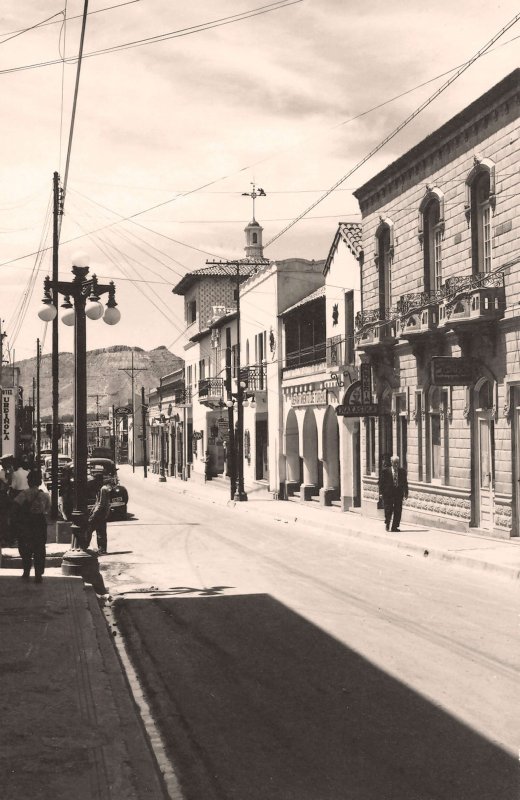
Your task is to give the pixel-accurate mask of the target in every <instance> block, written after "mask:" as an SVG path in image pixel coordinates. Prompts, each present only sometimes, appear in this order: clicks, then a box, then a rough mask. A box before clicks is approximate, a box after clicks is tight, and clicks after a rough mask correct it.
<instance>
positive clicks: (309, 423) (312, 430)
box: [303, 408, 321, 494]
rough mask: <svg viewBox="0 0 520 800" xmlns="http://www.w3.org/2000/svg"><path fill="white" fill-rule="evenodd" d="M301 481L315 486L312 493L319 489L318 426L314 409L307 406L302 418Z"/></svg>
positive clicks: (316, 492)
mask: <svg viewBox="0 0 520 800" xmlns="http://www.w3.org/2000/svg"><path fill="white" fill-rule="evenodd" d="M303 483H304V484H305V486H313V487H315V488H316V491H315V492H312V494H318V492H319V490H320V483H321V482H320V479H319V466H318V428H317V426H316V417H315V416H314V411H313V410H312V409H311V408H308V409H307V411H306V412H305V417H304V419H303Z"/></svg>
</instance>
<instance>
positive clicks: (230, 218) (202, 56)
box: [0, 0, 520, 361]
mask: <svg viewBox="0 0 520 800" xmlns="http://www.w3.org/2000/svg"><path fill="white" fill-rule="evenodd" d="M88 11H89V14H88V17H87V23H86V30H85V43H84V56H85V57H84V59H83V63H82V66H81V74H80V80H79V90H78V101H77V111H76V117H75V124H74V131H73V136H72V139H71V148H70V159H69V170H68V180H67V192H66V196H65V206H64V215H63V218H62V223H61V233H60V248H59V277H60V279H62V280H70V279H71V278H72V274H71V271H70V269H71V265H72V263H73V258H74V256H75V255H76V254H77V253H79V252H82V253H84V254H87V255H88V259H89V263H90V268H91V273H94V272H95V273H96V274H97V275H98V276H99V277H100V278H102V279H103V281H104V282H106V281H109V280H113V281H114V282H115V284H116V299H117V302H118V307H119V309H120V311H121V315H122V316H121V322H120V323H119V325H117V326H115V327H110V326H107V325H105V324H104V323H103V322H102V321H96V322H94V321H88V325H87V347H88V349H89V350H90V349H94V348H98V347H108V346H111V345H120V344H127V345H130V346H136V347H142V348H144V349H146V350H149V349H152V348H154V347H158V346H161V345H164V346H166V347H169V348H170V349H171V350H172V352H175V353H177V354H179V355H182V354H183V339H182V330H183V327H184V320H183V316H184V313H183V304H182V299H181V298H179V297H177V296H175V295H173V294H172V292H171V289H172V288H173V286H175V284H176V283H177V282H178V281H179V280H180V279H181V277H182V276H183V275H184V274H185V273H186V272H188V271H191V270H194V269H199V268H201V267H204V266H205V265H206V261H207V260H208V259H226V258H237V257H238V258H240V257H242V256H243V255H244V249H243V248H244V244H245V234H244V227H245V226H246V225H247V223H248V222H249V221H250V220H251V218H252V201H251V199H250V198H249V197H246V196H243V193H244V192H251V190H252V184H253V183H255V185H256V186H257V187H261V188H263V189H264V191H265V193H266V196H265V197H261V198H259V199H257V201H256V213H255V216H256V219H257V220H258V221H259V222H260V224H261V225H262V226H263V228H264V234H263V236H264V243H268V242H269V241H270V240H271V239H273V238H274V239H275V241H273V243H272V244H270V245H269V246H268V247H266V249H265V252H264V255H265V256H266V257H268V258H270V259H273V260H276V259H282V258H289V257H302V258H311V259H322V258H326V256H327V253H328V251H329V248H330V246H331V243H332V240H333V238H334V234H335V231H336V228H337V224H338V222H340V221H346V220H352V221H356V220H360V215H359V209H358V206H357V201H356V200H355V198H354V197H353V196H352V191H353V190H354V189H356V188H357V187H358V186H360V185H362V184H363V183H364V182H365V181H366V180H367V179H368V178H370V177H371V176H372V175H375V174H376V173H377V172H379V171H380V170H381V169H382V168H384V167H385V166H386V165H387V164H389V163H390V162H391V161H393V160H394V159H395V158H397V157H398V156H400V155H401V154H402V153H404V152H406V151H407V150H408V149H409V148H410V147H412V146H413V145H414V144H416V143H417V142H418V141H420V140H421V139H422V138H424V136H426V135H428V134H429V133H431V132H432V131H434V130H435V129H436V128H437V127H439V126H440V125H442V124H443V123H444V122H445V121H446V120H448V119H449V118H450V117H451V116H453V115H454V114H456V113H457V112H458V111H460V110H461V109H463V108H464V107H465V106H466V105H468V104H469V103H470V102H472V101H473V100H475V99H476V98H477V97H479V96H480V95H481V94H483V93H484V92H485V91H487V89H489V88H490V87H491V86H493V85H494V84H495V83H497V82H498V81H500V80H501V79H502V78H504V77H505V76H506V75H507V74H509V73H510V72H511V71H512V70H513V69H515V68H516V67H517V66H518V65H519V62H520V59H519V55H520V22H519V23H516V25H514V26H513V27H512V28H511V29H510V30H509V31H507V32H506V33H505V34H504V36H503V37H502V38H501V39H500V40H499V42H498V43H497V44H496V45H495V46H494V48H493V49H492V51H491V52H489V53H488V54H486V55H485V56H483V57H482V58H480V59H479V60H478V61H477V62H476V63H475V64H473V65H472V66H471V67H470V68H469V69H468V70H467V71H466V72H465V73H464V74H463V75H462V76H461V77H460V78H458V79H457V80H456V81H455V82H454V83H453V84H452V85H451V86H450V87H449V88H448V89H447V90H446V91H445V92H444V93H443V94H442V95H441V96H440V97H439V98H438V99H437V100H435V101H434V102H433V103H432V104H431V105H430V106H429V107H428V108H427V109H426V110H425V111H423V112H422V113H421V114H420V115H419V116H418V117H417V118H416V119H415V120H414V121H413V122H412V123H411V124H410V125H408V126H407V127H406V128H405V129H404V130H403V131H402V132H401V133H400V134H399V135H398V136H397V137H396V138H395V139H393V140H392V141H391V142H389V143H388V144H387V145H385V146H384V147H383V148H382V149H381V150H380V151H379V152H378V153H377V154H376V155H375V156H373V157H372V158H371V159H370V160H369V161H368V162H367V163H366V164H365V165H364V166H362V167H361V168H360V169H358V170H356V171H355V172H354V174H353V175H352V176H351V177H350V178H348V180H346V181H345V182H344V183H342V184H341V185H340V186H339V187H338V189H337V190H336V191H334V192H332V193H331V194H330V195H329V196H328V197H327V198H326V199H324V200H323V201H322V202H320V203H319V204H318V205H316V207H315V208H313V209H312V210H311V211H309V213H308V214H306V215H305V216H304V217H303V219H301V220H300V221H299V222H298V223H297V224H295V225H293V226H291V227H290V228H289V230H287V231H286V232H285V233H283V234H282V235H281V236H278V234H280V232H281V231H283V230H284V228H285V227H286V226H287V225H289V224H290V223H291V222H292V221H294V220H295V219H297V218H298V217H299V216H300V215H301V214H302V213H303V212H305V211H306V210H307V209H308V208H309V206H311V205H312V204H313V203H314V202H315V201H317V200H318V199H319V198H320V197H321V196H322V195H323V194H324V193H325V192H327V190H329V189H330V188H331V187H332V186H334V185H335V184H336V183H337V182H338V181H339V180H340V179H341V178H342V177H343V176H344V175H346V174H347V173H348V172H349V171H350V170H351V169H352V168H353V167H354V166H355V165H356V164H358V162H360V161H361V159H362V158H363V157H364V156H365V155H367V154H368V153H369V152H370V150H371V149H372V148H374V147H375V146H376V145H377V144H378V143H379V142H381V141H382V140H383V139H384V138H385V137H386V136H387V135H388V134H389V133H390V132H391V131H392V130H393V129H394V128H395V127H396V126H397V125H398V124H399V123H400V122H401V121H403V120H404V119H405V118H406V117H407V116H408V115H409V114H410V113H411V112H412V111H413V110H414V109H416V108H417V107H418V106H419V105H420V104H421V103H422V102H423V101H424V100H426V98H428V97H429V96H430V95H431V94H432V93H433V92H434V91H435V89H437V88H439V87H440V86H441V85H442V83H443V82H444V81H445V80H446V78H447V77H448V76H447V75H445V73H447V72H448V71H450V70H454V68H456V67H458V66H459V65H461V64H462V63H464V62H465V61H467V60H468V59H469V58H471V56H472V55H473V54H474V53H476V52H477V51H478V50H479V49H480V48H481V47H482V46H483V45H484V44H485V43H486V42H487V41H489V40H490V39H491V38H492V36H493V35H494V34H495V33H498V31H499V30H501V28H503V27H504V26H505V25H506V24H507V23H508V22H509V21H510V20H511V19H513V18H514V16H515V15H516V14H517V13H518V12H519V8H518V3H517V0H504V1H503V2H490V0H485V1H484V0H482V1H481V0H458V2H457V3H454V2H453V1H452V0H437V2H436V3H432V4H420V3H417V2H412V0H394V2H392V3H389V2H387V0H364V2H362V3H360V2H347V0H293V1H292V2H291V0H281V2H279V3H274V4H273V3H267V2H266V0H219V2H218V3H215V2H214V0H213V1H212V0H192V1H191V2H190V3H178V2H175V3H174V2H171V0H126V2H124V0H90V2H89V5H88ZM82 13H83V0H61V2H60V0H24V2H23V3H20V2H19V0H3V2H2V10H1V15H0V81H1V82H2V84H3V86H2V91H1V97H2V124H1V125H0V153H1V154H2V155H1V158H0V298H1V306H0V319H1V321H2V330H3V331H6V333H7V338H6V340H5V342H4V345H7V347H6V352H4V358H5V357H7V356H9V358H10V359H13V358H14V359H15V361H18V360H21V359H25V358H29V357H32V356H34V355H35V353H36V340H37V338H40V340H41V342H42V349H43V352H44V353H48V352H50V347H51V331H50V326H46V325H45V324H44V323H42V322H41V321H40V320H39V319H38V316H37V312H38V309H39V308H40V306H41V300H42V293H43V279H44V277H45V275H46V274H48V273H50V272H51V269H52V252H51V244H52V213H51V210H52V179H53V173H54V172H55V171H56V172H58V173H59V174H60V177H61V180H62V182H63V181H64V178H65V171H66V160H67V151H68V144H69V140H70V128H71V113H72V102H73V96H74V87H75V81H76V74H77V60H76V57H77V54H78V52H79V41H80V32H81V16H82ZM246 15H249V16H248V18H244V17H246ZM226 18H227V19H226ZM28 29H30V30H28ZM157 37H162V38H161V39H160V40H159V41H158V40H157ZM146 39H152V41H151V42H150V41H148V42H143V40H146ZM122 45H124V47H121V48H120V47H119V46H122ZM114 47H116V48H119V49H117V50H115V51H114V50H111V49H112V48H114ZM104 49H109V50H111V52H106V53H99V51H102V50H104ZM439 76H444V77H439ZM421 84H425V85H422V86H421ZM417 87H419V88H417ZM405 92H406V94H404V96H402V97H400V98H398V99H393V98H396V96H398V95H401V94H403V93H405ZM382 103H385V105H384V106H383V107H381V108H379V109H376V110H371V109H374V107H376V106H379V105H381V104H382ZM359 115H362V116H359ZM355 117H358V118H357V119H353V118H355ZM129 218H130V219H129ZM72 335H73V334H72V330H71V329H70V328H67V327H65V326H64V325H60V350H61V351H64V350H67V351H72V349H73V340H72Z"/></svg>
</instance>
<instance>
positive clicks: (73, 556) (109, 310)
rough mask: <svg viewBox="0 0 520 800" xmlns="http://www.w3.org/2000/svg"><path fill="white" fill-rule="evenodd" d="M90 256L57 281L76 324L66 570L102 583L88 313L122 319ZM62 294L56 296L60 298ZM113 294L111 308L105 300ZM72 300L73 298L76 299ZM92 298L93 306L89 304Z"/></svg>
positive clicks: (45, 314)
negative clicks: (91, 461)
mask: <svg viewBox="0 0 520 800" xmlns="http://www.w3.org/2000/svg"><path fill="white" fill-rule="evenodd" d="M87 261H88V259H87V258H86V257H85V256H81V257H80V256H77V257H76V258H75V259H74V265H73V267H72V273H73V275H74V279H73V280H72V281H58V282H57V283H54V286H55V287H56V289H57V294H60V295H63V297H64V303H63V304H62V308H64V309H65V311H64V313H63V314H62V317H61V320H62V322H63V323H64V324H65V325H70V326H72V325H74V510H73V512H72V541H71V547H70V550H68V552H67V553H65V554H64V556H63V561H62V566H61V571H62V573H63V574H64V575H80V576H81V577H83V578H84V579H85V580H86V581H87V582H89V583H92V584H94V586H95V584H96V583H97V584H98V585H100V584H102V579H101V576H100V574H99V567H98V561H97V557H96V556H95V555H94V554H93V553H92V552H90V551H87V547H86V545H87V542H86V530H87V521H88V519H87V511H88V508H87V506H88V497H87V457H88V443H87V336H86V317H89V319H94V320H95V319H100V318H101V317H103V321H104V322H106V323H107V325H115V324H116V323H117V322H119V319H120V317H121V314H120V312H119V310H118V309H117V308H116V306H117V303H116V300H115V286H114V283H113V281H111V282H110V283H109V284H100V283H98V280H97V278H96V276H95V275H92V277H90V278H89V277H87V276H88V272H89V268H88V266H87V265H86V263H85V262H87ZM52 288H53V283H52V282H51V280H50V278H48V277H47V278H45V281H44V298H43V306H42V308H41V309H40V311H39V312H38V316H39V317H40V319H43V320H44V321H45V322H50V321H51V320H53V319H55V317H56V315H57V313H58V310H57V308H56V306H55V304H54V302H53V294H52ZM57 294H56V299H57ZM103 294H108V302H107V304H106V309H103V306H102V304H101V303H100V302H99V298H100V296H101V295H103ZM71 300H72V302H71ZM87 300H88V308H87Z"/></svg>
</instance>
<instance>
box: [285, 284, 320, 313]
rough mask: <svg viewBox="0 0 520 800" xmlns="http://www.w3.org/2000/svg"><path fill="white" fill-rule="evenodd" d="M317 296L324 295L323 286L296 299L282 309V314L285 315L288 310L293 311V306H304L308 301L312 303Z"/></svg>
mask: <svg viewBox="0 0 520 800" xmlns="http://www.w3.org/2000/svg"><path fill="white" fill-rule="evenodd" d="M318 297H325V286H320V288H319V289H316V290H315V291H314V292H311V294H308V295H307V297H303V298H302V299H301V300H298V302H297V303H295V304H294V305H293V306H290V307H289V308H286V309H285V311H282V316H285V315H286V314H288V313H289V311H294V309H295V308H300V306H306V305H307V304H308V303H312V301H313V300H317V299H318Z"/></svg>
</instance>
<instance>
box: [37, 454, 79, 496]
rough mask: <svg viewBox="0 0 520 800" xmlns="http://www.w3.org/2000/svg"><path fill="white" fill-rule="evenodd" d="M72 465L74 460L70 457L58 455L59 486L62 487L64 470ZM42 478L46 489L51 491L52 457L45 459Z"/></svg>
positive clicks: (48, 456)
mask: <svg viewBox="0 0 520 800" xmlns="http://www.w3.org/2000/svg"><path fill="white" fill-rule="evenodd" d="M71 465H72V459H71V457H70V456H66V455H63V453H58V486H60V485H61V476H62V473H63V469H64V468H65V467H70V466H71ZM42 477H43V482H44V483H45V485H46V487H47V488H48V489H50V488H51V486H52V456H50V455H47V456H45V457H44V459H43V466H42Z"/></svg>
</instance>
